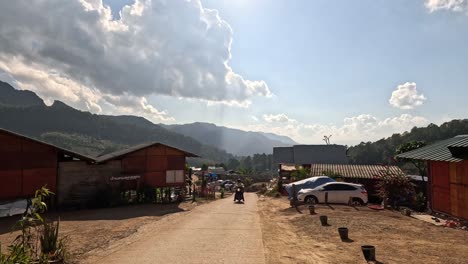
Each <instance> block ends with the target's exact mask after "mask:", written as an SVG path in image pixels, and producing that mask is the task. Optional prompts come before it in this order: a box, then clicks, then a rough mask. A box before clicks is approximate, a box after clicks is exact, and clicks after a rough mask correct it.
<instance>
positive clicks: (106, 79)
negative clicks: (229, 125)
mask: <svg viewBox="0 0 468 264" xmlns="http://www.w3.org/2000/svg"><path fill="white" fill-rule="evenodd" d="M232 40H233V33H232V29H231V27H230V26H229V24H228V23H227V22H226V21H224V20H222V19H221V18H220V17H219V15H218V12H217V11H216V10H210V9H206V8H203V7H202V5H201V3H200V0H191V1H187V0H171V1H165V0H152V1H151V0H136V1H135V3H134V4H132V5H128V6H125V7H124V8H123V9H122V11H121V14H120V19H118V20H113V17H112V14H111V10H110V8H109V7H108V6H105V5H103V3H102V0H67V1H63V0H49V1H41V0H15V1H1V3H0V43H1V46H0V71H4V72H6V73H7V74H9V75H11V76H12V77H13V78H14V79H16V80H18V82H19V84H20V87H21V88H23V89H26V88H28V89H29V88H31V89H33V90H35V91H37V92H39V93H40V94H42V95H44V96H46V97H48V98H58V99H60V100H64V101H65V102H67V103H73V104H75V105H80V106H81V108H84V109H92V110H93V111H99V110H100V109H102V108H103V105H104V104H105V103H106V100H105V99H103V96H104V95H108V96H114V97H122V96H123V97H127V96H133V97H134V98H140V99H138V100H136V101H135V102H137V103H135V104H134V107H135V108H134V109H133V110H134V111H135V112H138V111H142V112H145V113H147V114H152V115H155V116H156V118H164V117H163V116H164V113H165V112H164V111H159V110H157V109H156V108H154V107H150V106H149V105H148V103H147V102H146V101H145V100H146V99H142V98H146V97H148V96H149V95H168V96H174V97H177V98H185V99H189V100H201V101H204V102H209V103H213V104H219V103H222V104H226V105H233V106H243V107H248V106H249V105H250V104H251V100H252V98H253V97H255V96H263V97H271V96H272V93H271V91H270V89H269V88H268V86H267V84H266V83H265V82H264V81H262V80H248V79H246V78H245V77H244V76H241V75H239V74H237V73H235V72H234V71H233V69H232V68H231V67H230V66H229V61H230V59H231V56H232V55H231V43H232ZM107 98H109V97H107ZM143 101H144V102H143ZM108 103H109V102H108ZM116 106H117V105H116Z"/></svg>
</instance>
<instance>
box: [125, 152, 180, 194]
mask: <svg viewBox="0 0 468 264" xmlns="http://www.w3.org/2000/svg"><path fill="white" fill-rule="evenodd" d="M167 170H183V171H184V172H185V154H184V153H183V152H181V151H179V150H176V149H173V148H170V147H166V146H152V147H149V148H146V149H142V150H139V151H137V152H134V153H131V154H129V155H126V156H125V157H123V159H122V174H123V175H141V176H142V178H143V183H144V184H147V185H150V186H153V187H165V186H180V185H183V184H184V182H176V183H167V182H166V171H167Z"/></svg>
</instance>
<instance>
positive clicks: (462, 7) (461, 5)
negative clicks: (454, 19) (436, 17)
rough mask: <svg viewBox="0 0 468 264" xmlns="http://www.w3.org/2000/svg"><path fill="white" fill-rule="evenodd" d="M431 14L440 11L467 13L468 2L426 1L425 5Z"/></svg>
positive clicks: (453, 0)
mask: <svg viewBox="0 0 468 264" xmlns="http://www.w3.org/2000/svg"><path fill="white" fill-rule="evenodd" d="M424 5H425V6H426V8H428V9H429V11H430V12H434V11H438V10H451V11H456V12H462V11H467V9H468V1H467V0H426V2H425V3H424Z"/></svg>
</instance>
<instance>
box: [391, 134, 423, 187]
mask: <svg viewBox="0 0 468 264" xmlns="http://www.w3.org/2000/svg"><path fill="white" fill-rule="evenodd" d="M426 145H427V144H426V142H423V141H410V142H407V143H404V144H401V145H399V146H398V148H397V149H396V154H402V153H405V152H408V151H412V150H415V149H418V148H422V147H424V146H426ZM406 160H408V161H410V162H411V163H412V164H413V165H414V166H415V167H416V168H417V169H418V171H419V175H421V177H422V180H423V181H424V176H426V167H427V166H426V162H425V161H422V160H414V159H406Z"/></svg>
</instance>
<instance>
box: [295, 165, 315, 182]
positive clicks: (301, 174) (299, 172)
mask: <svg viewBox="0 0 468 264" xmlns="http://www.w3.org/2000/svg"><path fill="white" fill-rule="evenodd" d="M291 177H292V178H294V179H295V180H296V181H299V180H303V179H306V178H308V177H310V169H309V168H303V167H300V166H296V170H295V171H293V172H292V173H291Z"/></svg>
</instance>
